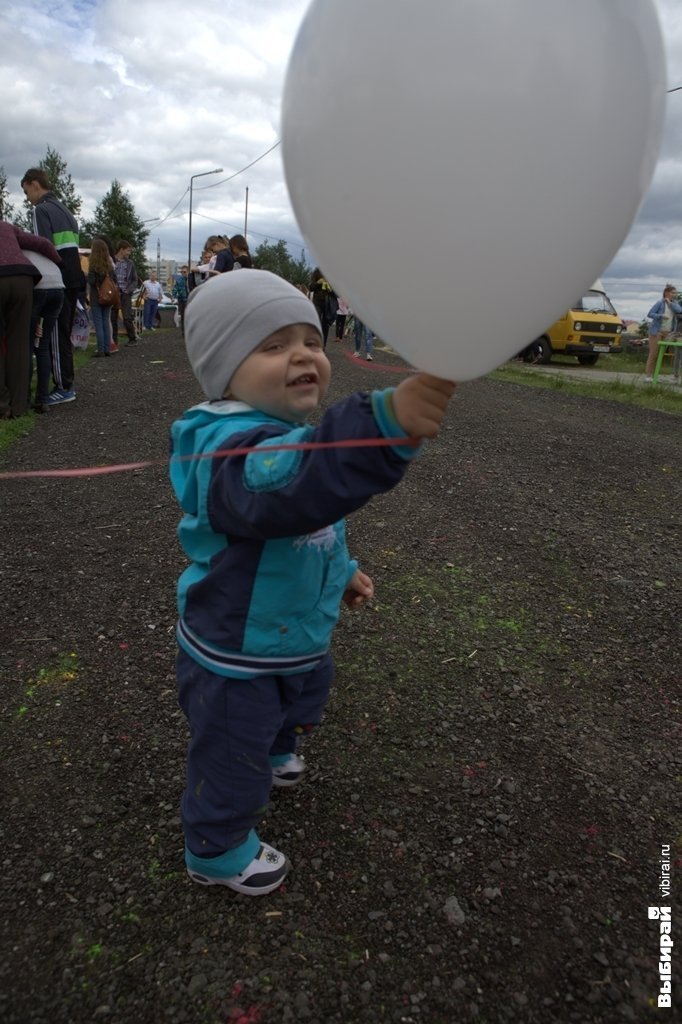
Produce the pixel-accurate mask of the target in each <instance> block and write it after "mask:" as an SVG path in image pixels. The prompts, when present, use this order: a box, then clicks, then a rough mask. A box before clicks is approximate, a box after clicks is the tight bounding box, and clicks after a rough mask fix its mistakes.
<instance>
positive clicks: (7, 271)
mask: <svg viewBox="0 0 682 1024" xmlns="http://www.w3.org/2000/svg"><path fill="white" fill-rule="evenodd" d="M22 249H27V250H29V251H31V252H38V253H40V254H41V255H43V256H47V258H48V259H51V260H54V261H55V262H58V261H59V256H58V254H57V252H56V250H55V248H54V246H53V245H52V243H51V242H48V241H47V239H45V238H39V237H38V236H37V235H31V234H29V233H28V232H27V231H21V230H20V229H19V228H17V227H14V225H13V224H8V223H7V222H6V221H4V220H3V221H0V419H10V418H14V417H16V416H23V415H24V413H25V412H26V411H27V410H28V401H29V399H28V394H29V386H30V366H31V362H30V360H31V348H30V346H29V334H30V328H31V310H32V308H33V286H34V284H35V282H36V281H40V279H41V273H40V271H39V270H38V269H37V267H35V266H34V265H33V263H31V261H30V259H28V257H27V256H24V254H23V252H22V251H21V250H22Z"/></svg>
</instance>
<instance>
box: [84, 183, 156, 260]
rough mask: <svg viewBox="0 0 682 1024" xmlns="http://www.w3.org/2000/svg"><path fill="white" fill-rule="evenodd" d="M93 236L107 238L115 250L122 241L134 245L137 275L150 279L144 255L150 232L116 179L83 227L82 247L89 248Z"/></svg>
mask: <svg viewBox="0 0 682 1024" xmlns="http://www.w3.org/2000/svg"><path fill="white" fill-rule="evenodd" d="M94 235H107V237H108V238H110V239H111V242H112V244H113V246H114V248H116V246H117V245H118V243H119V241H120V240H121V239H122V238H125V239H126V240H127V241H128V242H131V243H132V246H133V254H132V257H131V258H132V260H133V263H134V264H135V267H136V269H137V273H138V274H139V276H140V277H142V278H143V279H144V278H145V277H146V276H147V263H146V260H145V254H144V253H145V247H146V245H147V238H148V236H149V231H148V230H147V229H146V228H145V226H144V224H143V223H142V221H141V220H140V218H139V217H138V216H137V214H136V213H135V207H134V206H133V204H132V202H131V200H130V196H129V195H128V193H127V192H125V191H124V190H123V188H122V186H121V183H120V181H117V180H116V178H114V180H113V181H112V183H111V188H110V189H109V191H108V192H107V194H106V195H105V196H104V197H103V199H101V200H100V202H99V203H98V204H97V208H96V209H95V216H94V217H93V219H92V220H90V221H85V222H84V224H83V225H82V227H81V245H84V246H89V245H90V243H91V242H92V238H93V236H94Z"/></svg>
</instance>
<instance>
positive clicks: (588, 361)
mask: <svg viewBox="0 0 682 1024" xmlns="http://www.w3.org/2000/svg"><path fill="white" fill-rule="evenodd" d="M624 330H625V325H624V323H623V321H622V320H621V318H620V317H619V316H618V314H617V313H616V311H615V309H614V308H613V305H612V303H611V300H610V299H609V297H608V295H607V294H606V292H605V291H604V286H603V285H602V283H601V281H595V283H594V284H593V285H592V287H591V288H589V289H588V290H587V291H586V292H585V294H584V295H581V296H580V298H579V299H578V300H577V302H576V303H575V305H574V306H571V308H570V309H569V310H567V312H566V313H564V315H563V316H561V317H559V319H558V320H557V321H556V323H554V324H552V326H551V327H549V328H548V329H547V330H546V331H545V333H544V334H543V335H541V336H540V337H539V338H536V339H535V341H532V342H531V343H530V345H528V346H527V347H526V348H524V349H523V351H522V352H519V357H520V358H521V359H523V361H524V362H526V363H548V362H549V361H550V359H551V358H552V356H553V355H554V354H561V355H569V356H576V357H577V359H578V362H579V363H580V365H581V366H594V364H595V363H596V362H597V360H598V359H599V356H600V355H601V354H602V353H608V352H620V351H621V336H622V334H623V331H624Z"/></svg>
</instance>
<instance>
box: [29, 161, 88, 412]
mask: <svg viewBox="0 0 682 1024" xmlns="http://www.w3.org/2000/svg"><path fill="white" fill-rule="evenodd" d="M21 187H22V189H23V190H24V195H25V196H26V198H27V199H28V201H29V203H31V205H32V206H33V207H34V210H33V230H34V232H35V233H36V235H42V237H43V238H48V239H49V240H50V241H51V242H52V243H53V245H54V247H55V248H56V249H57V251H58V252H59V255H60V256H61V260H62V263H61V269H62V280H63V281H64V302H63V303H62V308H61V312H60V314H59V321H58V325H57V333H56V337H54V338H53V340H52V342H51V355H52V377H53V380H54V390H53V391H52V392H51V393H50V395H48V400H47V404H48V405H58V404H61V403H63V402H73V401H74V399H75V398H76V391H75V388H74V369H73V346H72V345H71V331H72V330H73V318H74V316H75V315H76V302H77V301H78V293H79V292H80V291H81V290H82V288H83V270H82V268H81V263H80V256H79V255H78V224H77V222H76V218H75V217H74V215H73V214H72V213H71V211H70V210H69V209H68V208H67V207H66V206H65V205H64V203H62V202H60V201H59V199H57V197H56V195H55V194H54V193H53V192H52V191H50V182H49V179H48V177H47V175H46V174H45V171H43V170H42V169H41V168H40V167H30V168H29V169H28V170H27V171H26V173H25V175H24V176H23V178H22V179H21Z"/></svg>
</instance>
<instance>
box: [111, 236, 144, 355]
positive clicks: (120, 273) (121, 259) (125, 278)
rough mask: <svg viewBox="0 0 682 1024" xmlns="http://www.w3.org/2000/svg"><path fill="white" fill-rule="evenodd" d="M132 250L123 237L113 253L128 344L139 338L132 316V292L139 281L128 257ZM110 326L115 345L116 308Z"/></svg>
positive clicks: (116, 327)
mask: <svg viewBox="0 0 682 1024" xmlns="http://www.w3.org/2000/svg"><path fill="white" fill-rule="evenodd" d="M132 251H133V247H132V244H131V243H130V242H128V241H126V239H125V238H122V239H121V241H120V242H119V243H118V246H117V248H116V253H115V255H114V269H115V271H116V284H117V285H118V291H119V295H120V296H121V317H122V319H123V326H124V327H125V329H126V334H127V335H128V344H129V345H137V342H138V340H139V339H138V337H137V334H136V332H135V320H134V318H133V292H134V291H135V289H136V288H137V286H138V284H139V283H140V282H139V278H138V276H137V270H136V269H135V264H134V263H133V261H132V260H131V258H130V254H131V253H132ZM111 328H112V339H111V340H112V343H113V344H115V345H116V344H118V310H116V316H115V318H114V317H113V316H112V321H111Z"/></svg>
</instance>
